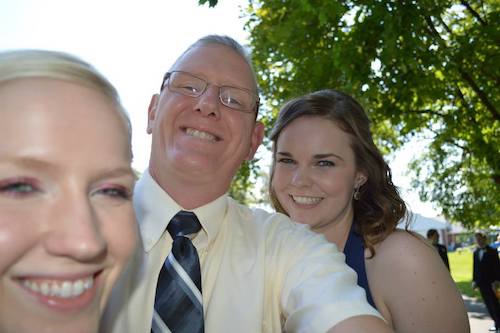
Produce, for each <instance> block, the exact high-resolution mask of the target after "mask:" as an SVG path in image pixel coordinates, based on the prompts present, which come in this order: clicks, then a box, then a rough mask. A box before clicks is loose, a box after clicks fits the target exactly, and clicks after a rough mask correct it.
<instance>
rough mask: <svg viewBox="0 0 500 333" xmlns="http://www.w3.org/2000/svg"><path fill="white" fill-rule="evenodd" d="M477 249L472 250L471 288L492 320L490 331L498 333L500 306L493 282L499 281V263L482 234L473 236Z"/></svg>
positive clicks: (499, 329) (496, 254)
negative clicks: (481, 300)
mask: <svg viewBox="0 0 500 333" xmlns="http://www.w3.org/2000/svg"><path fill="white" fill-rule="evenodd" d="M474 237H475V239H476V244H477V248H476V250H474V255H473V256H474V259H473V272H472V287H473V288H478V289H479V292H480V293H481V297H482V298H483V301H484V304H485V305H486V308H487V309H488V312H489V314H490V316H491V318H492V319H493V322H494V326H492V327H491V328H490V331H496V332H500V305H499V302H498V298H497V296H496V292H495V282H498V281H500V261H499V259H498V253H497V251H496V250H495V249H493V248H492V247H491V246H489V245H488V237H487V236H486V234H485V233H483V232H476V234H475V235H474Z"/></svg>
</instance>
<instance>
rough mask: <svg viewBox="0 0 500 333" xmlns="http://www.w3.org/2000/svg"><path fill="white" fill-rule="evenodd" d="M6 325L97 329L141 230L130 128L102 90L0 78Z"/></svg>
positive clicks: (0, 292) (2, 309) (1, 285)
mask: <svg viewBox="0 0 500 333" xmlns="http://www.w3.org/2000/svg"><path fill="white" fill-rule="evenodd" d="M0 119H1V121H0V142H1V144H0V332H3V333H24V332H63V333H68V332H71V333H73V332H74V333H76V332H95V331H97V325H98V321H99V318H100V316H101V314H102V312H103V309H104V307H105V304H106V301H107V299H108V296H109V294H110V291H111V289H112V286H113V284H114V282H115V281H116V279H117V277H118V276H119V274H120V273H121V271H122V269H123V268H124V265H125V263H126V261H127V259H128V257H129V256H130V255H131V253H132V251H133V249H134V247H135V245H136V240H137V231H136V225H135V219H134V212H133V208H132V203H131V192H132V188H133V183H134V175H133V172H132V170H131V168H130V160H131V156H130V152H129V146H128V134H127V131H126V127H125V124H124V122H123V120H122V119H121V118H120V115H119V114H118V112H117V111H116V108H115V107H114V106H113V105H112V103H111V102H110V101H109V100H108V99H107V98H106V97H104V96H103V95H102V94H100V93H99V92H97V91H96V90H93V89H90V88H87V87H84V86H81V85H76V84H73V83H69V82H66V81H61V80H51V79H19V80H13V81H8V82H4V83H0Z"/></svg>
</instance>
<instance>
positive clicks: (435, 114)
mask: <svg viewBox="0 0 500 333" xmlns="http://www.w3.org/2000/svg"><path fill="white" fill-rule="evenodd" d="M409 111H410V112H413V113H418V114H430V115H433V116H438V117H441V118H444V117H445V114H442V113H439V112H437V111H433V110H429V109H426V110H409Z"/></svg>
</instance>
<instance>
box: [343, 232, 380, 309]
mask: <svg viewBox="0 0 500 333" xmlns="http://www.w3.org/2000/svg"><path fill="white" fill-rule="evenodd" d="M344 254H345V262H346V264H347V265H349V267H351V268H352V269H354V270H355V271H356V273H357V274H358V285H359V286H360V287H362V288H363V289H364V290H365V292H366V298H367V300H368V303H370V304H371V305H372V306H373V307H374V308H375V309H376V308H377V307H376V306H375V303H374V302H373V298H372V294H371V292H370V287H369V286H368V278H367V277H366V267H365V246H364V244H363V237H361V235H360V234H358V233H357V232H356V231H354V223H353V225H352V226H351V230H350V231H349V237H347V242H346V244H345V247H344Z"/></svg>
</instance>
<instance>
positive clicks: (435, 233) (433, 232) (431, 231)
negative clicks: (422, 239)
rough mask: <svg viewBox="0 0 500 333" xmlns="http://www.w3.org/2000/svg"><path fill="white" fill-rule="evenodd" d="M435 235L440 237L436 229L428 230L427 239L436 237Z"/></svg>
mask: <svg viewBox="0 0 500 333" xmlns="http://www.w3.org/2000/svg"><path fill="white" fill-rule="evenodd" d="M434 235H438V236H439V234H438V232H437V230H436V229H429V230H427V238H431V237H434Z"/></svg>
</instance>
